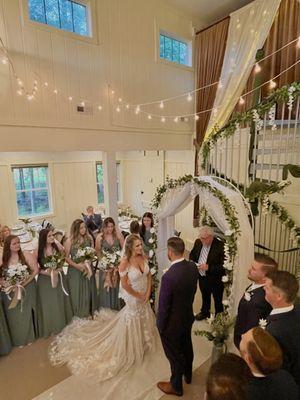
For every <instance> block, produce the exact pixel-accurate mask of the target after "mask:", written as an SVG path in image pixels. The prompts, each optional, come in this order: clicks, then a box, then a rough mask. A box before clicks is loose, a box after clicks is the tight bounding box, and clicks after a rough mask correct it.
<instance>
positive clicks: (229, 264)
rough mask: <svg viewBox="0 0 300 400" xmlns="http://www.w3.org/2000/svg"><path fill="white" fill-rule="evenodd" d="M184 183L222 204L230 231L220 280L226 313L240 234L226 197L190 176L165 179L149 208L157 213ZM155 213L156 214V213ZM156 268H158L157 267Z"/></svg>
mask: <svg viewBox="0 0 300 400" xmlns="http://www.w3.org/2000/svg"><path fill="white" fill-rule="evenodd" d="M186 183H193V184H194V185H198V186H199V187H201V188H203V189H206V190H208V191H209V192H210V193H212V194H213V195H214V196H215V197H216V198H217V199H218V200H219V201H220V202H221V204H222V207H223V210H224V213H225V218H226V220H227V222H228V224H229V227H230V229H229V230H227V231H226V232H224V238H225V244H224V254H225V259H224V269H225V271H226V273H225V275H224V276H223V278H222V280H223V283H224V289H225V294H226V299H224V300H223V305H224V309H225V311H226V312H228V308H229V307H230V305H231V303H232V301H233V298H232V283H233V266H234V261H235V257H236V255H237V240H238V236H239V234H240V225H239V221H238V219H237V217H236V211H235V209H234V207H233V206H232V204H231V203H230V201H229V200H228V199H227V197H226V196H224V194H223V193H222V192H221V191H220V190H219V189H217V188H215V187H213V186H211V185H210V183H208V182H205V181H199V180H198V179H197V178H194V177H193V176H192V175H184V176H182V177H181V178H178V179H171V178H169V177H167V179H166V183H165V184H164V185H160V186H159V187H158V188H157V191H156V193H155V195H154V197H153V200H152V202H151V208H152V209H154V210H155V209H156V210H157V211H158V209H159V207H160V204H161V201H162V199H163V197H164V195H165V194H166V193H167V192H168V191H169V190H172V189H176V188H178V187H183V186H184V185H185V184H186ZM157 211H156V212H157ZM157 268H158V267H157Z"/></svg>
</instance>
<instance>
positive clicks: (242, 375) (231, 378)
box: [204, 353, 267, 400]
mask: <svg viewBox="0 0 300 400" xmlns="http://www.w3.org/2000/svg"><path fill="white" fill-rule="evenodd" d="M250 379H251V371H250V369H249V367H248V365H247V364H246V362H245V361H244V360H243V359H242V358H241V357H239V356H237V355H236V354H233V353H228V354H224V355H222V356H221V357H220V358H219V359H218V361H216V362H215V363H214V364H213V365H212V366H211V367H210V370H209V373H208V376H207V380H206V394H205V397H204V399H205V400H246V399H247V396H246V393H247V389H248V384H249V381H250ZM265 400H267V399H265Z"/></svg>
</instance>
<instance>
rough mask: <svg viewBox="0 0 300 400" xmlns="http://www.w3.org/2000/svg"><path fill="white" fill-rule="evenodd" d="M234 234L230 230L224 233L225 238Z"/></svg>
mask: <svg viewBox="0 0 300 400" xmlns="http://www.w3.org/2000/svg"><path fill="white" fill-rule="evenodd" d="M233 233H234V231H232V230H228V231H225V236H231V235H232V234H233Z"/></svg>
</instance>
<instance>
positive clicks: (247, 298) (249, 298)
mask: <svg viewBox="0 0 300 400" xmlns="http://www.w3.org/2000/svg"><path fill="white" fill-rule="evenodd" d="M251 297H252V293H250V292H245V294H244V298H245V300H247V301H250V300H251Z"/></svg>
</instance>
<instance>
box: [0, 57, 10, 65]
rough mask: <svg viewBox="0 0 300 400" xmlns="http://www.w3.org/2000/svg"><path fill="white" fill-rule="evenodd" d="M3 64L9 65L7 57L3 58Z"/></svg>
mask: <svg viewBox="0 0 300 400" xmlns="http://www.w3.org/2000/svg"><path fill="white" fill-rule="evenodd" d="M1 62H2V64H4V65H5V64H8V59H7V58H6V57H4V58H2V60H1Z"/></svg>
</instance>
